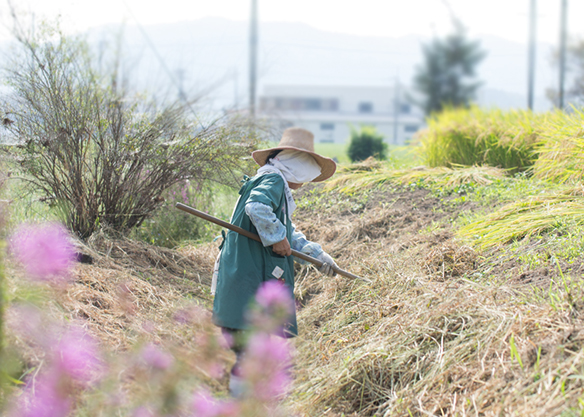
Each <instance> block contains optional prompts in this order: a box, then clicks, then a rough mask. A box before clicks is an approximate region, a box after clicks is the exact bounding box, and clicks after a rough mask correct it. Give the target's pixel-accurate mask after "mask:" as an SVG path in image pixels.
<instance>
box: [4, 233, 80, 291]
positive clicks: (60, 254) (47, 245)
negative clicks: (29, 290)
mask: <svg viewBox="0 0 584 417" xmlns="http://www.w3.org/2000/svg"><path fill="white" fill-rule="evenodd" d="M10 246H11V249H12V252H13V253H14V254H15V256H16V259H18V261H19V262H21V263H22V264H23V265H24V268H25V270H26V272H27V273H28V275H29V276H30V277H31V278H33V279H35V280H40V281H47V280H49V279H51V278H53V279H54V278H57V279H64V278H68V276H69V271H70V269H71V267H72V266H73V261H74V259H75V250H74V248H73V245H72V244H71V243H70V241H69V236H68V235H67V231H66V230H65V228H64V227H63V226H61V225H59V224H56V223H48V224H44V225H21V226H20V227H19V228H18V230H17V231H16V232H15V233H14V235H13V236H12V238H11V239H10Z"/></svg>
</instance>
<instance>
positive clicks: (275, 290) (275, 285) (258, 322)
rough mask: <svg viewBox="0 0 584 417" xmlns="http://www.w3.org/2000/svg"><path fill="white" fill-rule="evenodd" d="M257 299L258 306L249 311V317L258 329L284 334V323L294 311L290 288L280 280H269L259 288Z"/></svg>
mask: <svg viewBox="0 0 584 417" xmlns="http://www.w3.org/2000/svg"><path fill="white" fill-rule="evenodd" d="M255 299H256V302H257V308H254V309H251V310H250V311H249V312H248V314H249V317H248V318H249V320H250V322H251V323H253V325H254V327H255V328H256V330H259V331H262V332H268V333H273V334H278V335H283V334H284V333H285V331H284V324H285V323H287V322H288V321H289V320H290V316H291V314H293V313H294V302H293V300H292V295H291V294H290V292H289V289H288V288H287V287H286V286H285V285H284V284H283V283H281V282H280V281H277V280H271V281H267V282H265V283H264V284H263V285H262V286H261V287H260V288H259V290H258V291H257V293H256V297H255Z"/></svg>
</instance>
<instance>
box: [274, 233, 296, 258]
mask: <svg viewBox="0 0 584 417" xmlns="http://www.w3.org/2000/svg"><path fill="white" fill-rule="evenodd" d="M272 250H273V251H274V252H276V253H277V254H278V255H281V256H290V255H292V249H291V248H290V243H288V238H287V237H285V238H284V240H281V241H279V242H278V243H274V244H273V245H272Z"/></svg>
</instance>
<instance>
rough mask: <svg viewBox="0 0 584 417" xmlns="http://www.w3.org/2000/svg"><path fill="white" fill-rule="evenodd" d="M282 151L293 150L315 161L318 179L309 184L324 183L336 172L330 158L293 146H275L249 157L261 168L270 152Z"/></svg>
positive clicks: (335, 167)
mask: <svg viewBox="0 0 584 417" xmlns="http://www.w3.org/2000/svg"><path fill="white" fill-rule="evenodd" d="M284 149H293V150H295V151H300V152H305V153H307V154H309V155H312V157H313V158H314V159H315V160H316V163H317V164H318V166H320V175H319V176H318V177H316V178H315V179H313V180H312V181H311V182H320V181H324V180H326V179H328V178H330V177H332V176H333V174H334V173H335V171H336V170H337V164H336V163H335V161H333V160H332V159H331V158H327V157H326V156H321V155H319V154H317V153H314V152H310V151H307V150H305V149H300V148H295V147H294V146H277V147H275V148H270V149H261V150H258V151H254V152H252V154H251V156H252V158H253V159H254V161H256V162H257V164H258V165H259V166H261V167H263V166H264V165H266V163H267V162H268V161H267V159H268V156H270V154H271V153H272V152H274V151H277V150H284Z"/></svg>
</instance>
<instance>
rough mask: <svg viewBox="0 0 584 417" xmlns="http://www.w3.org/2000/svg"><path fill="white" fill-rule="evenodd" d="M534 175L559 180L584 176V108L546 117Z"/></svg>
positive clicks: (579, 180)
mask: <svg viewBox="0 0 584 417" xmlns="http://www.w3.org/2000/svg"><path fill="white" fill-rule="evenodd" d="M542 136H543V141H542V142H541V143H540V145H539V146H538V147H537V155H538V158H537V160H536V161H535V164H534V167H533V172H534V175H535V176H536V177H538V178H541V179H547V180H550V181H553V182H558V183H581V182H582V181H583V180H584V112H582V111H581V110H578V109H575V108H574V109H573V111H572V112H571V113H564V112H555V113H553V114H551V115H549V116H548V117H547V118H546V123H545V128H544V129H543V133H542Z"/></svg>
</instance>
